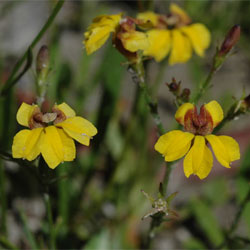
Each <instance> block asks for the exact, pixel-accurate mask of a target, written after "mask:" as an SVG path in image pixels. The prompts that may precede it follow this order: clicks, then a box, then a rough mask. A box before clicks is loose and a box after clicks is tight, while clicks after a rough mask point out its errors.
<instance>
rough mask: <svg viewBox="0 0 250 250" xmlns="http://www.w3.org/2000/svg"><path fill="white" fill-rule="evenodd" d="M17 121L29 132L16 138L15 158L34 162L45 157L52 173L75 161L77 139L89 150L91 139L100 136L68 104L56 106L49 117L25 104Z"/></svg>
mask: <svg viewBox="0 0 250 250" xmlns="http://www.w3.org/2000/svg"><path fill="white" fill-rule="evenodd" d="M17 121H18V123H19V124H20V125H22V126H25V127H28V128H29V129H23V130H21V131H20V132H18V133H17V134H16V135H15V137H14V141H13V145H12V155H13V157H14V158H23V159H27V160H28V161H32V160H34V159H36V158H37V157H38V156H39V155H40V153H41V154H42V156H43V158H44V160H45V162H46V163H47V164H48V166H49V167H50V168H52V169H54V168H55V167H57V166H58V165H59V164H60V163H61V162H64V161H73V160H74V158H75V155H76V149H75V144H74V140H73V139H75V140H76V141H78V142H79V143H81V144H83V145H86V146H89V142H90V139H91V138H92V136H94V135H95V134H96V133H97V129H96V128H95V127H94V125H93V124H92V123H91V122H89V121H87V120H86V119H84V118H82V117H79V116H76V114H75V111H74V110H73V109H71V107H70V106H68V105H67V104H66V103H62V104H60V105H54V107H53V108H52V113H45V114H43V113H42V112H41V110H40V108H39V107H38V105H29V104H26V103H22V105H21V106H20V108H19V110H18V112H17Z"/></svg>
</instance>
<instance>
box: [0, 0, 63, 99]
mask: <svg viewBox="0 0 250 250" xmlns="http://www.w3.org/2000/svg"><path fill="white" fill-rule="evenodd" d="M64 1H65V0H59V1H58V2H57V4H56V6H55V8H54V9H53V11H52V13H51V15H50V16H49V18H48V20H47V22H46V23H45V24H44V26H43V27H42V29H41V30H40V32H39V33H38V34H37V36H36V37H35V38H34V40H33V41H32V43H31V44H30V46H29V47H28V49H27V50H26V51H25V53H24V54H23V56H22V57H21V58H20V59H19V61H18V62H17V63H16V65H15V67H14V69H13V70H12V72H11V75H10V76H9V78H8V80H7V82H6V83H5V84H4V87H3V89H2V90H1V92H0V95H4V94H6V93H7V92H8V91H9V90H10V89H11V88H12V87H13V86H14V84H15V83H16V81H15V77H16V74H17V73H18V71H19V70H20V68H21V67H22V65H23V63H24V62H25V60H26V58H27V57H28V56H29V51H30V50H32V49H33V48H34V47H35V45H36V44H37V43H38V42H39V41H40V39H41V38H42V36H43V35H44V33H45V32H46V31H47V29H48V28H49V27H50V25H51V24H52V23H53V21H54V19H55V17H56V16H57V14H58V12H59V11H60V9H61V8H62V6H63V4H64Z"/></svg>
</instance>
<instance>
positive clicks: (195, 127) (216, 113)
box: [155, 101, 240, 179]
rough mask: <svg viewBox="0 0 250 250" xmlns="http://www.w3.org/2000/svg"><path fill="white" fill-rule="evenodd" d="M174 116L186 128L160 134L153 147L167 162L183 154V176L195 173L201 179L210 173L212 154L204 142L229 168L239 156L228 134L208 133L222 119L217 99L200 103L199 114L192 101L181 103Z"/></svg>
mask: <svg viewBox="0 0 250 250" xmlns="http://www.w3.org/2000/svg"><path fill="white" fill-rule="evenodd" d="M175 119H176V120H177V122H178V123H180V124H181V125H183V126H184V128H185V130H186V131H187V132H183V131H181V130H173V131H170V132H168V133H166V134H164V135H162V136H161V137H160V138H159V139H158V141H157V142H156V144H155V150H156V151H158V152H159V153H161V154H162V155H163V156H164V157H165V161H168V162H171V161H175V160H178V159H180V158H182V157H183V156H184V155H186V156H185V159H184V173H185V175H186V177H189V176H190V175H191V174H195V175H197V176H198V177H199V178H200V179H204V178H206V177H207V176H208V174H209V173H210V171H211V169H212V166H213V156H212V152H211V151H210V149H209V148H208V147H207V145H206V144H207V143H208V142H209V144H210V145H211V147H212V149H213V151H214V154H215V156H216V158H217V160H218V161H219V162H220V164H221V165H222V166H224V167H226V168H230V163H231V162H232V161H235V160H238V159H239V158H240V150H239V145H238V143H237V142H236V141H235V140H234V139H233V138H232V137H230V136H216V135H213V134H211V133H212V131H213V129H214V128H215V127H216V126H217V125H218V124H219V123H220V122H221V121H222V119H223V110H222V108H221V106H220V105H219V103H218V102H216V101H211V102H209V103H208V104H205V105H203V106H202V107H201V108H200V113H199V114H198V113H197V109H196V107H195V105H193V104H191V103H184V104H183V105H182V106H180V108H179V109H178V110H177V112H176V114H175Z"/></svg>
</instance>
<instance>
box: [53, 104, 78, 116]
mask: <svg viewBox="0 0 250 250" xmlns="http://www.w3.org/2000/svg"><path fill="white" fill-rule="evenodd" d="M54 108H56V109H59V110H61V111H62V112H63V113H64V114H65V115H66V117H67V118H70V117H74V116H76V113H75V111H74V110H73V109H72V108H71V107H70V106H69V105H68V104H67V103H65V102H63V103H62V104H60V105H54Z"/></svg>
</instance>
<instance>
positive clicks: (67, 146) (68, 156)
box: [57, 128, 76, 161]
mask: <svg viewBox="0 0 250 250" xmlns="http://www.w3.org/2000/svg"><path fill="white" fill-rule="evenodd" d="M57 132H58V134H59V136H60V138H61V141H62V144H63V160H64V161H73V160H74V159H75V157H76V147H75V143H74V141H73V139H72V138H71V137H69V136H68V135H67V134H66V133H65V132H64V131H63V129H60V128H58V129H57Z"/></svg>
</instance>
